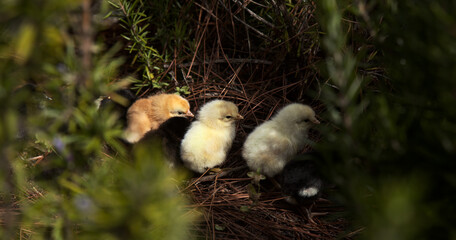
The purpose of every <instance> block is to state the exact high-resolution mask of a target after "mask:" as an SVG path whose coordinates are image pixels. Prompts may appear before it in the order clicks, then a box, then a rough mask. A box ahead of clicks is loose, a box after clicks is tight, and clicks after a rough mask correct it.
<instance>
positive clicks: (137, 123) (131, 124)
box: [124, 94, 193, 143]
mask: <svg viewBox="0 0 456 240" xmlns="http://www.w3.org/2000/svg"><path fill="white" fill-rule="evenodd" d="M171 117H193V114H192V112H191V111H190V104H189V102H188V101H187V100H186V99H185V98H183V97H181V96H179V95H177V94H157V95H153V96H150V97H148V98H141V99H138V100H137V101H136V102H134V103H133V104H132V105H131V106H130V108H129V109H128V112H127V128H126V129H125V132H124V138H125V140H126V141H127V142H129V143H136V142H138V141H139V140H140V139H141V138H142V137H143V136H144V135H145V134H146V133H147V132H148V131H150V130H155V129H158V127H159V126H160V124H162V123H163V122H165V121H166V120H168V119H169V118H171Z"/></svg>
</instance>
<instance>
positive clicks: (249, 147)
mask: <svg viewBox="0 0 456 240" xmlns="http://www.w3.org/2000/svg"><path fill="white" fill-rule="evenodd" d="M312 123H314V124H319V123H320V122H319V121H318V120H317V118H316V117H315V112H314V111H313V110H312V108H310V107H309V106H307V105H304V104H300V103H292V104H289V105H287V106H285V107H284V108H282V109H281V110H280V111H279V112H278V113H277V114H275V116H273V117H272V118H271V119H270V120H269V121H266V122H264V123H262V124H261V125H259V126H258V127H256V128H255V129H254V130H253V132H252V133H250V134H249V136H248V137H247V139H246V141H245V142H244V146H243V149H242V156H243V157H244V159H245V160H246V161H247V165H248V166H249V168H250V169H251V170H252V171H255V172H256V171H260V173H262V174H265V175H266V176H268V177H273V176H274V175H276V174H278V173H280V172H281V171H282V170H283V168H284V166H285V164H286V163H287V162H288V161H290V159H291V158H293V157H294V156H295V155H296V154H297V153H298V151H300V150H302V149H303V148H304V145H305V143H306V139H307V130H308V129H309V127H310V126H311V124H312Z"/></svg>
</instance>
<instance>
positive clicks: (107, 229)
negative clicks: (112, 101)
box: [0, 0, 192, 239]
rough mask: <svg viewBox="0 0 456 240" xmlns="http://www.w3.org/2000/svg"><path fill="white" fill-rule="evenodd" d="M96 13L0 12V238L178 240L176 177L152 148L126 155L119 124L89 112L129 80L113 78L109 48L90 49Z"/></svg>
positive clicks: (30, 4)
mask: <svg viewBox="0 0 456 240" xmlns="http://www.w3.org/2000/svg"><path fill="white" fill-rule="evenodd" d="M85 3H89V1H87V2H85ZM106 5H107V3H105V2H101V3H98V2H97V3H94V5H93V8H88V7H87V5H84V2H83V3H81V1H73V0H63V1H62V0H45V1H39V4H38V3H37V2H36V1H33V0H30V1H20V2H18V1H7V2H6V3H4V5H2V8H1V9H0V13H1V15H2V22H1V26H0V27H1V35H0V58H1V60H0V81H1V84H0V101H1V102H2V104H3V105H2V106H3V107H1V108H0V114H1V115H2V118H1V119H0V156H1V160H0V182H1V184H0V208H1V209H0V211H1V212H2V224H3V223H5V224H4V225H2V227H1V230H0V238H1V239H19V238H20V239H183V238H186V237H185V236H186V235H187V234H188V233H187V229H186V226H187V225H188V222H189V220H190V219H191V216H192V215H191V214H189V213H188V210H186V209H184V208H183V204H185V202H186V200H185V199H184V197H183V196H182V194H180V192H179V191H178V189H177V186H179V184H180V182H181V180H182V179H181V177H182V175H181V174H180V173H176V172H174V171H171V170H170V169H169V168H168V167H167V166H164V164H163V159H162V156H161V153H160V151H159V150H158V149H157V148H155V147H149V148H148V149H146V150H145V149H142V150H141V149H139V150H138V152H136V154H135V156H134V157H131V156H130V155H126V150H125V149H124V146H123V144H121V143H120V141H119V137H120V136H121V134H122V126H120V124H119V123H118V117H119V116H116V115H115V113H113V112H111V110H110V109H108V110H106V111H99V110H98V109H97V105H96V104H95V100H96V99H97V98H99V96H103V95H108V94H109V93H111V92H114V91H115V90H117V89H120V88H122V87H124V86H125V85H126V84H127V83H128V82H130V81H131V79H130V78H123V79H122V78H119V76H118V75H119V73H118V69H119V68H120V67H121V66H122V65H123V64H124V60H122V59H121V58H118V57H116V56H117V54H118V52H119V46H118V45H115V46H113V47H111V48H109V49H107V48H106V46H104V45H103V44H101V43H100V42H95V41H94V39H95V34H96V33H97V32H98V31H99V30H100V29H102V26H101V25H98V24H97V23H100V22H97V21H96V16H97V15H106V14H107V12H106V9H107V7H106ZM36 9H40V11H36ZM91 11H99V12H93V13H92V12H91ZM83 16H86V17H88V18H89V19H92V20H93V21H84V19H85V18H84V17H83ZM94 16H95V17H94ZM81 26H82V27H81ZM136 47H137V46H136ZM136 47H135V48H136ZM106 145H109V146H110V149H113V150H115V152H116V153H120V154H118V155H115V156H109V154H110V152H108V151H106ZM130 158H131V159H130ZM13 210H14V211H13ZM3 213H5V214H3Z"/></svg>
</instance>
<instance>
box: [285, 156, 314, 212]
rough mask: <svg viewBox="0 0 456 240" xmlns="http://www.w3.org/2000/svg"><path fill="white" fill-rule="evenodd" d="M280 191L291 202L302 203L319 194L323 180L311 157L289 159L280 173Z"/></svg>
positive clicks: (311, 199)
mask: <svg viewBox="0 0 456 240" xmlns="http://www.w3.org/2000/svg"><path fill="white" fill-rule="evenodd" d="M280 183H281V185H282V193H283V194H284V195H285V196H288V198H287V201H288V202H290V203H293V204H304V203H308V202H310V201H313V200H315V199H317V198H318V196H320V195H321V189H322V186H323V180H322V179H321V177H320V175H319V172H318V169H317V165H316V163H315V162H314V161H313V160H312V159H299V158H294V159H293V160H291V161H289V162H288V163H287V164H286V165H285V168H284V169H283V172H282V174H281V180H280Z"/></svg>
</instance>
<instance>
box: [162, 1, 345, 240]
mask: <svg viewBox="0 0 456 240" xmlns="http://www.w3.org/2000/svg"><path fill="white" fill-rule="evenodd" d="M211 2H212V3H207V2H206V5H204V6H203V5H199V4H196V3H195V5H196V7H197V8H198V9H196V11H197V12H199V13H200V15H199V18H198V20H197V26H198V27H197V28H196V29H195V36H194V39H195V40H196V41H197V42H198V45H197V49H196V50H195V51H194V52H192V53H188V55H187V56H184V57H181V58H176V59H174V60H173V61H172V62H171V63H170V64H167V65H166V66H165V68H166V71H165V72H164V74H170V75H171V77H172V79H173V80H174V83H175V86H182V85H187V86H189V87H190V90H191V94H190V95H188V96H186V98H187V99H188V100H189V101H190V104H191V107H192V112H197V110H198V109H199V108H200V107H201V105H203V104H204V103H206V102H208V101H210V100H212V99H224V100H228V101H232V102H234V103H236V104H237V105H238V107H239V109H240V113H241V115H242V116H243V117H244V120H242V121H240V122H239V123H238V124H237V127H236V139H235V141H234V143H233V146H232V149H231V151H230V153H229V154H228V159H227V161H226V162H225V163H224V165H223V166H221V168H222V169H223V170H222V172H219V173H216V174H209V173H205V174H203V175H201V176H195V177H194V178H192V179H190V180H189V182H188V184H187V186H185V188H184V190H183V192H185V193H187V194H188V195H189V196H190V198H191V200H192V204H191V205H190V206H189V208H191V209H194V208H197V209H199V210H200V211H201V212H202V213H203V214H202V215H203V218H202V219H201V221H199V222H197V223H195V224H194V225H193V230H192V232H191V234H192V235H195V237H197V238H198V239H335V238H339V237H344V238H350V237H351V235H353V234H348V235H347V234H344V232H346V230H347V226H348V223H347V220H346V219H344V218H341V217H334V216H335V213H340V212H342V211H343V209H342V208H341V207H340V206H336V205H334V204H333V203H331V202H330V201H328V200H326V199H324V198H320V199H318V200H317V201H315V202H311V203H309V204H308V205H305V206H297V205H291V204H289V203H287V202H286V201H285V197H284V196H283V195H282V194H281V190H280V187H278V186H277V185H274V184H273V183H272V181H271V179H266V180H264V181H261V182H260V185H259V186H258V185H256V184H255V183H253V182H252V179H251V178H249V177H247V173H248V172H249V169H248V167H247V166H246V163H245V161H244V160H243V159H242V157H241V148H242V145H243V142H244V140H245V139H246V136H247V135H248V134H249V133H250V132H251V131H252V130H253V129H254V128H255V127H256V126H258V125H259V124H261V123H262V122H264V121H265V120H268V119H269V118H270V117H271V116H272V115H273V114H274V113H275V112H276V111H277V110H278V109H280V108H282V107H283V106H284V105H286V104H288V103H291V102H300V103H304V104H308V105H310V106H312V108H313V109H314V110H315V112H316V113H317V115H318V113H320V112H322V111H323V105H322V104H321V102H320V101H319V97H320V90H321V84H324V83H323V81H321V76H320V74H319V70H318V68H317V67H316V65H317V64H318V63H319V62H320V61H321V59H322V56H320V55H321V51H320V48H319V43H318V38H313V39H312V38H311V37H310V36H307V35H306V31H309V29H312V28H315V25H316V21H315V19H314V15H313V13H314V10H315V5H314V4H313V3H312V2H310V3H308V4H306V3H304V2H303V3H302V4H303V5H300V6H298V5H299V4H298V5H297V6H296V9H294V10H292V11H291V13H292V15H288V16H285V18H288V17H289V19H288V20H290V21H286V24H287V31H288V33H292V34H293V36H291V37H290V39H289V42H288V43H287V44H288V45H289V46H292V47H296V46H298V45H299V46H302V47H304V48H306V49H307V50H306V51H305V54H299V53H298V51H290V50H289V49H287V44H284V43H283V42H276V41H274V40H273V38H272V37H274V35H280V34H283V29H282V30H278V29H277V30H274V29H275V28H272V29H273V30H272V31H270V32H268V36H269V37H268V36H266V37H265V34H262V33H261V31H260V30H258V29H253V28H252V27H251V26H250V25H249V24H248V23H246V22H245V21H242V20H240V15H241V13H242V12H244V13H245V11H246V8H245V6H240V5H236V4H232V5H231V4H230V2H229V1H216V0H214V1H211ZM234 2H237V1H234ZM278 4H279V5H280V4H283V3H278ZM249 6H251V5H249ZM252 7H254V6H252ZM277 7H278V9H281V8H280V6H277ZM278 11H281V10H278ZM282 13H283V14H285V12H282ZM279 14H281V13H279ZM252 16H253V14H252ZM243 19H244V20H246V18H245V17H244V18H243ZM253 21H255V20H253ZM246 29H247V30H246ZM315 29H317V28H315ZM265 42H266V44H265ZM266 45H269V46H270V47H269V48H264V47H261V46H266ZM254 46H260V47H254ZM175 55H176V56H177V55H182V53H180V54H175ZM322 122H323V124H324V121H322ZM309 136H310V138H311V140H313V141H319V139H320V135H319V134H318V132H314V131H311V132H310V133H309ZM309 150H310V149H309V148H308V149H304V150H303V152H306V151H309Z"/></svg>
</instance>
